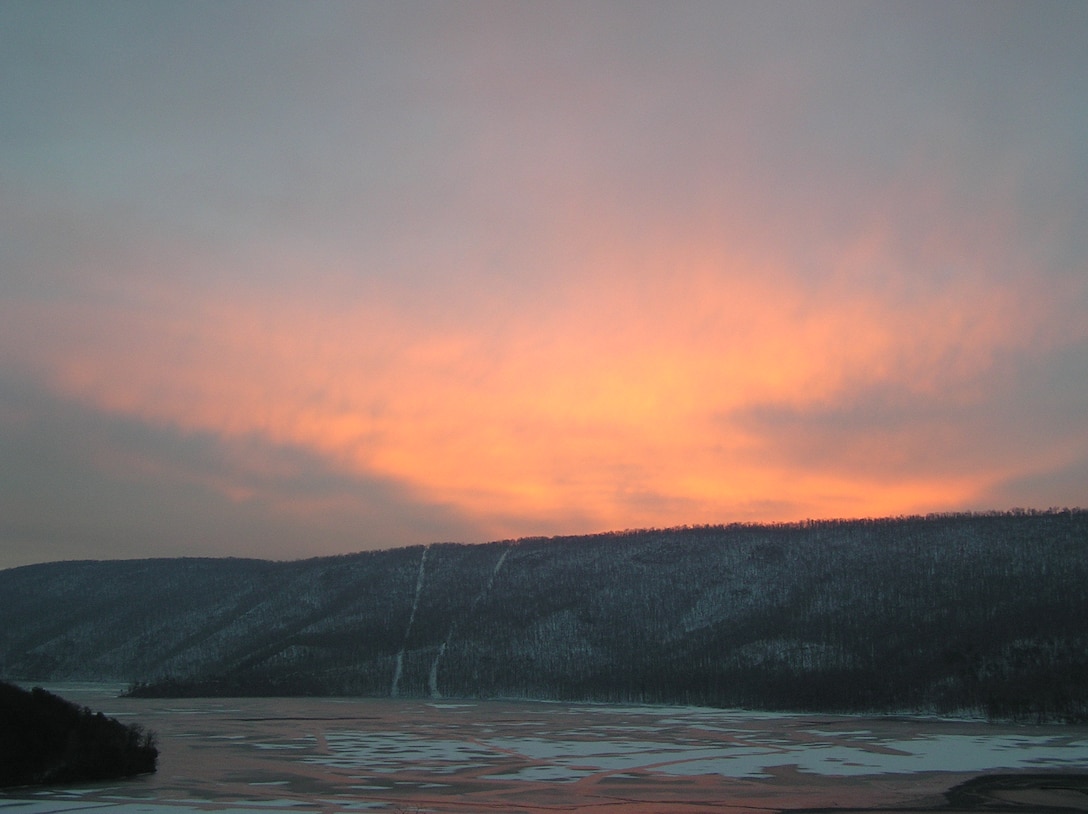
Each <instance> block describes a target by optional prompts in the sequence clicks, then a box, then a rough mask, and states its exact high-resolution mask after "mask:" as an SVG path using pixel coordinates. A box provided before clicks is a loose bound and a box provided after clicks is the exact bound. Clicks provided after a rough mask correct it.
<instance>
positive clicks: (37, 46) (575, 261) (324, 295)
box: [0, 3, 1088, 551]
mask: <svg viewBox="0 0 1088 814" xmlns="http://www.w3.org/2000/svg"><path fill="white" fill-rule="evenodd" d="M481 8H482V7H478V6H475V5H468V6H462V5H458V4H454V5H451V6H446V7H443V9H441V10H438V11H436V10H435V9H431V8H425V7H422V6H412V5H409V6H404V5H398V6H396V7H390V8H388V9H386V8H376V7H371V6H359V7H356V6H342V7H341V6H335V7H317V8H314V7H299V6H295V5H294V4H282V5H280V4H272V5H270V6H267V7H262V10H261V13H260V14H255V13H254V12H253V9H251V8H250V7H248V6H247V5H246V4H241V5H239V6H232V7H230V8H226V9H220V10H217V11H216V12H214V13H213V14H212V15H211V16H201V15H192V14H190V13H189V12H188V11H187V10H185V9H184V8H180V9H179V8H174V7H166V6H160V5H156V4H152V5H150V6H146V7H141V8H139V9H130V8H128V7H127V6H118V5H113V4H110V3H105V4H96V5H95V6H90V7H86V8H84V7H79V8H78V9H77V8H72V9H68V11H69V12H70V14H69V15H57V14H56V13H55V11H52V10H50V8H49V7H41V9H40V10H35V8H34V7H33V6H30V5H20V4H17V5H15V6H5V7H3V8H0V17H3V18H4V19H7V20H8V21H9V22H10V23H11V24H10V25H9V26H6V27H5V26H3V25H0V45H2V46H4V47H2V48H0V73H4V75H5V76H13V77H16V79H17V81H14V82H11V83H6V84H5V85H4V86H3V87H2V88H0V106H2V107H4V109H5V110H10V111H12V113H11V115H10V116H5V122H4V130H3V132H2V133H0V181H2V182H3V183H0V267H3V268H4V273H5V276H4V280H3V283H2V284H0V374H2V375H3V376H5V377H7V378H6V379H5V380H6V381H8V383H9V384H8V386H7V387H8V389H7V391H6V392H7V399H8V402H9V403H10V404H19V403H20V402H19V398H21V397H25V398H26V399H29V402H28V403H33V404H40V405H41V417H40V418H41V421H46V420H47V419H48V420H49V421H52V422H53V423H52V424H50V425H49V426H50V430H49V431H48V432H47V431H46V430H45V425H44V424H42V425H38V424H34V423H31V424H27V425H24V424H18V423H16V424H13V425H10V427H9V426H8V425H5V429H4V433H5V434H4V435H3V436H0V437H3V438H5V439H8V440H9V441H10V443H12V444H14V445H15V447H16V448H18V450H19V454H20V456H21V459H23V460H28V461H30V460H32V459H33V458H34V454H33V450H34V448H35V444H42V445H43V446H42V447H41V449H42V455H41V456H40V458H39V459H38V462H37V463H33V464H28V468H27V470H26V471H27V472H28V473H30V472H35V473H37V474H36V475H34V478H36V479H37V480H33V479H32V480H33V482H34V483H37V484H39V486H40V488H41V489H42V490H45V491H46V492H48V487H49V483H50V478H54V479H56V482H57V484H59V485H60V486H62V487H63V488H64V489H68V490H69V491H71V490H72V489H74V487H73V486H71V483H70V478H69V476H68V475H67V474H66V472H79V473H81V477H84V478H85V479H86V482H87V483H94V482H96V478H99V477H100V478H102V479H103V480H102V481H101V483H100V484H99V485H98V486H96V487H94V488H99V489H101V490H102V491H101V500H96V501H92V502H88V501H84V502H83V503H82V504H80V505H82V506H83V508H84V509H85V510H86V511H88V512H91V509H92V506H91V503H94V504H95V505H97V506H99V508H98V509H95V511H98V512H102V511H106V510H105V509H104V508H102V507H108V506H110V505H114V504H115V505H117V506H118V507H122V506H124V507H129V508H130V509H131V510H132V513H133V515H134V516H140V515H139V512H138V511H136V510H135V509H134V508H132V507H133V505H134V504H133V501H132V499H130V498H128V497H125V495H126V494H130V493H128V492H125V491H124V489H122V488H121V484H123V483H129V481H126V480H125V478H128V477H129V475H124V474H123V473H126V472H129V473H130V472H132V471H136V470H139V469H140V468H141V467H143V468H144V469H143V471H145V472H146V473H147V474H146V477H144V478H142V479H137V482H138V483H137V485H138V487H139V489H142V490H145V491H146V493H147V494H146V495H145V497H146V501H145V502H146V503H147V505H156V504H157V503H162V505H164V506H172V505H175V503H176V505H177V506H179V507H180V506H182V505H183V504H184V505H185V506H197V505H199V504H200V502H201V500H207V501H209V503H208V505H209V507H210V508H209V509H208V510H207V512H206V513H205V514H201V513H200V512H199V511H191V510H189V509H184V510H183V509H181V508H178V509H176V510H173V509H171V510H170V511H173V512H174V514H170V512H165V514H164V516H166V515H169V516H171V517H181V516H183V515H185V514H186V513H188V514H189V515H190V516H192V517H196V518H200V517H203V516H205V515H206V516H207V517H209V518H215V520H214V521H213V520H212V519H209V520H208V521H207V522H206V523H204V525H193V529H192V533H193V535H194V539H196V538H201V539H203V538H207V539H209V540H218V541H221V542H222V545H223V546H224V547H228V546H233V548H229V549H227V548H225V550H238V551H241V550H246V551H249V550H256V549H257V548H259V547H260V543H259V542H258V541H259V540H260V539H262V538H263V537H264V536H268V538H269V539H270V540H284V539H286V536H287V532H285V531H282V530H283V529H296V530H297V533H298V535H302V534H303V531H304V525H303V522H302V520H301V518H303V517H310V518H315V520H314V522H315V523H317V522H320V523H324V524H325V525H324V526H320V528H322V529H325V531H321V532H320V533H321V534H323V535H325V536H324V537H322V538H321V539H323V540H325V541H326V542H325V543H321V544H320V545H327V546H329V547H332V548H337V550H339V549H338V547H339V546H341V545H346V544H347V543H345V542H344V541H345V540H347V539H348V537H346V536H344V534H345V532H344V531H343V530H344V529H347V528H349V527H350V526H351V525H352V524H353V523H354V524H356V525H360V526H361V525H368V524H369V526H373V527H374V528H375V529H377V530H378V531H375V532H374V534H372V535H371V536H370V537H367V542H365V545H370V544H371V543H370V542H369V541H370V540H372V539H373V540H377V539H378V538H381V539H389V540H391V541H398V540H400V541H404V540H419V539H420V538H421V535H423V534H424V532H425V530H426V529H428V528H433V529H435V537H436V538H438V539H442V538H450V537H452V538H458V539H460V538H464V539H488V538H493V537H502V536H516V535H522V534H548V533H574V532H579V531H593V530H603V529H608V528H617V527H636V526H646V525H669V524H674V523H697V522H718V521H729V520H741V519H745V520H785V519H796V518H803V517H806V516H828V515H853V514H858V513H863V514H881V513H900V512H902V511H913V510H919V511H928V510H935V509H948V508H959V507H982V508H992V507H993V506H992V505H987V504H993V503H996V504H998V507H1000V505H1003V504H1004V503H1005V502H1012V503H1029V502H1031V501H1029V500H1028V499H1027V497H1028V496H1035V495H1038V494H1040V492H1041V490H1043V489H1044V487H1043V486H1042V485H1041V484H1044V483H1045V484H1050V485H1052V487H1053V488H1054V489H1055V492H1056V493H1058V494H1062V495H1068V494H1070V493H1075V492H1076V490H1077V488H1078V487H1077V486H1076V485H1075V484H1073V485H1070V484H1069V483H1067V482H1066V481H1064V480H1062V478H1071V477H1074V476H1075V473H1076V472H1078V471H1079V470H1078V468H1077V467H1078V466H1079V463H1078V462H1079V461H1080V460H1082V457H1081V456H1082V450H1083V446H1082V435H1081V431H1080V430H1079V429H1078V426H1077V424H1078V422H1077V421H1076V419H1075V417H1076V416H1078V415H1083V407H1084V398H1085V386H1086V385H1085V382H1086V381H1088V376H1084V375H1083V373H1084V371H1083V369H1082V367H1083V366H1082V365H1080V364H1079V363H1078V362H1077V361H1076V360H1077V359H1078V358H1080V357H1082V356H1083V355H1084V348H1085V342H1086V329H1085V327H1084V320H1083V313H1084V311H1085V308H1088V277H1086V276H1085V274H1084V259H1083V258H1084V257H1085V256H1086V252H1088V237H1086V232H1085V230H1084V229H1083V228H1082V223H1083V220H1084V218H1083V213H1084V212H1085V211H1086V208H1088V198H1086V194H1088V193H1086V192H1085V190H1088V183H1086V182H1085V179H1086V178H1088V175H1086V173H1088V154H1086V153H1085V150H1084V147H1083V145H1084V143H1086V142H1085V139H1084V138H1083V135H1084V133H1085V128H1086V125H1088V123H1086V122H1085V120H1084V117H1083V105H1078V104H1076V102H1077V101H1078V100H1079V87H1080V86H1079V84H1078V80H1079V77H1080V76H1081V75H1082V74H1083V71H1082V70H1081V68H1082V66H1083V59H1084V57H1083V53H1084V52H1083V47H1082V42H1083V36H1082V34H1083V33H1084V31H1085V30H1086V23H1088V21H1086V18H1085V15H1084V13H1083V10H1081V9H1079V7H1072V6H1058V5H1051V6H1048V8H1047V9H1046V10H1045V11H1037V10H1034V9H1032V10H1031V11H1025V10H1023V9H1020V8H1019V7H1016V6H1004V5H1002V6H999V7H995V8H993V9H987V11H986V12H985V13H983V12H981V11H980V10H979V7H977V6H974V5H970V4H965V5H959V6H955V7H949V8H944V9H942V10H941V11H940V13H938V14H931V13H929V12H927V13H925V14H920V13H917V12H915V11H913V10H909V9H905V10H900V9H880V10H877V11H870V12H864V13H859V12H858V10H857V9H856V8H855V7H853V6H851V5H848V4H842V5H840V4H834V3H833V4H831V5H829V6H826V7H822V8H821V9H820V10H819V11H815V10H812V11H810V10H806V9H790V10H789V11H788V12H786V11H785V10H784V9H783V8H782V7H778V6H762V5H761V6H752V7H739V8H738V7H736V6H714V5H699V4H695V5H689V6H684V7H683V8H681V9H671V8H670V9H669V10H668V11H665V10H663V9H662V8H660V7H658V6H655V5H653V4H645V5H643V4H638V3H635V4H628V5H626V6H625V7H624V11H623V12H622V13H615V10H614V9H611V8H608V10H605V7H599V6H590V7H586V6H563V7H561V8H558V9H556V8H550V9H548V11H547V13H544V12H541V11H539V10H537V9H535V8H534V7H530V6H487V7H486V13H484V12H482V11H481ZM122 12H123V13H122ZM10 32H15V35H14V36H13V35H12V34H11V33H10ZM130 35H131V36H130ZM24 390H25V393H24ZM20 394H22V395H20ZM13 409H14V408H13ZM20 409H22V408H20ZM36 412H37V409H36V408H35V409H31V410H30V413H31V414H35V413H36ZM49 416H68V417H69V418H67V419H65V420H64V421H61V420H60V419H59V418H58V419H56V420H54V419H52V418H48V417H49ZM1043 417H1046V418H1045V420H1044V418H1043ZM20 428H21V429H20ZM81 428H87V431H88V433H89V434H88V438H95V439H98V440H97V442H96V443H98V444H99V446H98V447H96V448H95V450H94V453H93V454H92V453H91V451H87V450H86V449H85V443H86V442H85V440H80V438H79V437H78V434H79V432H81V431H82V429H81ZM72 432H74V433H76V434H75V435H73V440H72V441H70V442H67V441H62V440H61V439H63V438H66V437H67V436H68V434H70V433H72ZM65 449H71V450H72V451H73V454H75V453H77V452H78V453H79V455H81V456H83V457H80V458H78V459H75V460H73V461H72V462H71V465H70V466H67V465H64V466H62V465H61V463H63V462H64V461H65V460H67V459H65V458H64V455H63V454H62V453H63V450H65ZM80 450H83V451H82V452H80ZM111 456H112V457H111ZM48 461H56V462H59V463H58V466H60V467H61V468H60V469H58V470H57V471H56V472H55V473H53V474H50V472H51V469H50V467H51V466H52V465H51V464H47V462H48ZM104 461H112V462H113V463H112V464H111V465H110V466H113V467H114V468H110V466H106V465H105V464H104V463H103V462H104ZM266 470H267V471H266ZM1061 473H1065V475H1062V474H1061ZM160 479H161V482H162V483H164V484H165V483H172V484H174V485H175V486H176V487H177V489H176V490H174V491H176V494H178V495H182V494H184V495H186V497H185V500H184V501H182V500H181V498H180V497H179V498H177V500H176V501H175V503H172V502H171V501H170V500H167V499H166V497H165V495H166V494H168V493H174V492H171V490H168V489H166V488H165V487H162V488H163V489H164V490H165V491H156V489H158V488H159V487H156V486H155V484H156V483H159V482H160ZM29 482H30V481H27V483H29ZM65 484H68V485H65ZM1021 487H1023V489H1024V490H1025V498H1024V499H1022V500H1021V499H1016V498H1015V494H1016V490H1017V489H1018V488H1021ZM32 492H33V490H31V489H30V487H26V488H24V489H23V494H24V497H25V499H26V501H28V502H27V503H26V505H27V506H30V505H32V504H33V501H32V500H31V499H30V498H31V495H32ZM141 494H143V493H141ZM1033 499H1034V498H1033ZM1045 502H1047V504H1048V505H1049V501H1045ZM1078 502H1082V501H1078ZM262 512H263V513H264V514H265V515H267V516H268V517H275V518H278V520H277V521H276V522H273V521H271V520H269V521H267V522H265V521H263V520H262V519H261V518H262V516H263V515H262ZM92 514H93V513H92ZM121 514H123V512H121V511H120V509H118V510H117V512H115V513H114V514H111V515H109V517H111V518H114V519H115V520H116V521H117V522H120V520H119V519H118V518H119V517H120V516H121ZM31 516H32V515H30V514H27V515H25V517H27V518H30V517H31ZM33 516H37V515H33ZM66 516H67V515H66ZM71 516H72V517H74V514H72V515H71ZM88 516H89V517H90V516H92V515H88ZM94 516H98V515H94ZM103 517H105V515H103ZM283 518H288V519H283ZM290 518H294V519H290ZM336 518H339V519H336ZM243 520H244V522H243ZM280 520H282V523H281V522H280ZM364 520H365V522H364ZM73 522H74V521H73ZM133 522H135V521H133ZM203 522H204V521H202V520H193V521H192V523H193V524H199V523H203ZM141 523H142V525H140V524H137V525H139V528H140V529H146V528H151V527H152V526H153V525H154V524H153V523H151V521H150V520H148V521H147V522H146V523H145V522H144V521H141ZM217 524H219V525H222V526H223V527H224V528H228V527H229V528H231V529H235V530H237V534H236V535H235V536H234V537H232V538H231V539H237V542H235V543H229V542H228V540H227V537H229V536H230V535H228V534H226V533H223V534H218V533H217V532H216V531H215V529H216V528H217V527H218V525H217ZM292 524H295V525H292ZM107 527H108V523H107V522H106V520H105V519H103V521H102V524H101V528H107ZM21 528H23V529H24V532H25V533H26V534H30V533H31V530H32V529H33V528H34V524H33V523H31V522H30V521H29V520H27V522H26V523H24V524H23V526H21ZM46 528H53V527H51V526H48V524H46V525H42V526H40V528H39V530H41V529H46ZM73 528H75V527H73ZM81 528H82V527H81ZM90 528H91V526H87V529H90ZM95 528H98V526H95ZM442 528H446V529H448V530H447V531H445V532H443V531H441V529H442ZM54 531H56V529H54ZM24 532H20V533H24ZM51 533H52V532H50V533H46V532H45V531H41V535H44V536H43V539H44V538H45V537H48V536H49V534H51ZM58 533H59V532H58ZM87 533H91V532H90V531H87ZM96 533H97V532H96ZM140 533H143V532H140ZM171 533H173V532H171ZM291 533H295V532H291ZM64 534H65V535H66V534H68V532H64ZM179 534H180V532H179ZM232 534H233V532H232ZM62 536H63V535H62ZM77 536H78V534H77V533H76V532H75V531H73V532H72V537H73V539H74V538H75V537H77ZM126 539H131V540H135V539H136V532H132V534H130V535H129V537H128V538H126ZM170 539H171V540H177V541H179V542H178V545H181V543H180V539H181V538H180V537H177V538H174V537H170ZM315 539H316V538H315ZM74 545H75V544H73V546H74ZM148 545H150V543H149V544H148ZM194 545H199V544H197V543H194ZM275 545H279V543H276V544H275ZM315 545H317V544H316V543H315ZM131 546H132V550H133V551H135V550H138V549H139V546H138V545H137V544H136V543H135V542H133V543H132V544H131ZM283 546H284V547H283V549H282V550H283V551H287V550H288V548H287V543H283ZM209 547H211V544H209ZM73 550H74V548H73ZM322 550H324V549H322Z"/></svg>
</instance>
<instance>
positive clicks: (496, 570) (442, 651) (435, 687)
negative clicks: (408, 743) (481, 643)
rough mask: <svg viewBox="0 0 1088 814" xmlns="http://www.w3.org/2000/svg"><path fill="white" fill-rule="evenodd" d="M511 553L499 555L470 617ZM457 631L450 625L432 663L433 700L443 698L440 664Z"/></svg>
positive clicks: (505, 551) (431, 687) (428, 686)
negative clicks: (439, 680) (439, 677)
mask: <svg viewBox="0 0 1088 814" xmlns="http://www.w3.org/2000/svg"><path fill="white" fill-rule="evenodd" d="M509 553H510V549H509V548H504V549H503V550H502V554H501V555H499V561H498V562H496V563H495V567H494V568H492V569H491V576H489V577H488V578H487V584H486V585H484V587H483V589H482V590H481V591H480V592H479V593H478V594H476V598H475V599H473V600H472V605H471V606H469V609H468V616H469V618H471V617H472V613H473V611H475V610H476V606H477V605H479V604H480V603H481V602H482V601H483V600H484V599H485V598H486V597H487V595H488V594H489V593H491V587H492V586H493V585H494V584H495V577H497V576H498V574H499V569H500V568H502V564H503V563H504V562H506V555H507V554H509ZM456 629H457V622H452V623H451V624H450V629H449V632H448V633H446V638H445V640H444V641H443V642H442V646H441V647H439V648H438V653H437V655H435V657H434V661H433V662H432V663H431V675H430V677H429V678H428V679H427V689H428V690H429V691H430V694H431V698H436V699H437V698H441V697H442V693H441V692H439V691H438V663H439V662H440V661H442V657H443V656H444V655H446V648H447V647H449V645H450V640H451V639H453V633H454V631H455V630H456Z"/></svg>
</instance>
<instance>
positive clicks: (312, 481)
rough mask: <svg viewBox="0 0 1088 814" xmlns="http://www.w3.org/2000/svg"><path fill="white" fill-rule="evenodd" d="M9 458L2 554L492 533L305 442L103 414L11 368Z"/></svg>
mask: <svg viewBox="0 0 1088 814" xmlns="http://www.w3.org/2000/svg"><path fill="white" fill-rule="evenodd" d="M0 457H2V459H3V461H4V466H3V467H2V468H0V567H10V566H14V565H19V564H23V563H27V562H39V561H44V560H57V559H73V558H84V557H94V558H113V557H144V556H182V555H186V556H188V555H213V554H214V555H220V556H223V555H229V556H260V557H271V558H285V559H293V558H297V557H302V556H313V555H318V554H330V553H343V552H348V551H357V550H363V549H373V548H388V547H393V546H399V545H407V544H415V543H421V542H433V541H437V540H463V541H470V542H481V541H483V540H484V537H483V536H482V532H481V530H480V529H479V528H477V527H475V526H474V525H473V524H472V523H471V522H470V521H469V520H467V519H466V518H465V517H463V516H460V515H459V514H458V513H457V511H456V510H455V509H453V508H450V507H443V506H435V505H428V504H426V503H422V502H419V501H416V500H414V499H413V498H412V496H411V495H410V494H408V493H406V491H405V490H404V489H403V488H401V487H399V486H398V485H397V484H395V483H391V482H387V481H383V480H381V479H378V478H373V477H370V478H368V477H361V476H357V475H354V474H348V473H344V472H342V471H338V470H336V469H335V468H334V467H333V466H332V465H330V464H329V462H328V461H325V460H322V459H320V458H317V457H315V456H313V455H311V454H308V453H307V452H305V451H303V450H299V449H293V448H289V447H282V446H276V445H274V444H271V443H268V442H266V441H263V440H261V439H260V438H257V437H252V438H247V439H245V440H243V441H240V442H239V441H230V442H224V441H222V440H221V439H217V438H215V437H212V436H211V435H206V434H181V433H178V432H175V431H172V430H170V429H169V428H164V427H153V426H150V425H147V424H143V423H140V422H138V421H136V420H132V419H128V418H124V417H118V416H110V415H105V414H102V413H99V412H96V411H94V410H92V409H89V408H86V407H83V406H81V405H79V404H75V403H72V402H70V401H66V400H64V399H61V398H59V397H56V396H54V395H52V394H50V393H49V392H47V391H45V390H43V389H41V388H39V387H37V386H36V385H34V384H33V383H32V382H28V381H26V380H19V379H16V378H14V377H11V376H4V377H0ZM232 496H233V497H232ZM295 508H297V509H299V511H295V510H294V509H295ZM301 509H305V511H301Z"/></svg>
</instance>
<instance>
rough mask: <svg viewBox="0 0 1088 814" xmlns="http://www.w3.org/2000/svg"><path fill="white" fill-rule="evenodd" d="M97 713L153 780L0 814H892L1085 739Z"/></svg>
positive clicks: (256, 706) (489, 708)
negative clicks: (152, 769) (128, 724)
mask: <svg viewBox="0 0 1088 814" xmlns="http://www.w3.org/2000/svg"><path fill="white" fill-rule="evenodd" d="M73 695H74V694H73ZM74 697H75V698H76V699H77V700H78V701H79V702H80V703H84V704H87V705H88V706H92V707H98V706H102V704H101V703H99V701H100V700H101V699H97V700H96V699H95V698H93V697H89V696H87V697H83V698H79V697H78V695H75V696H74ZM109 706H110V707H111V708H114V709H117V710H118V711H119V712H122V713H126V714H128V715H129V716H130V717H132V718H134V719H135V720H137V721H138V722H139V723H141V725H143V726H146V727H147V728H149V729H153V730H155V731H157V732H158V733H159V741H160V744H161V746H162V755H161V758H160V768H159V772H158V773H157V774H156V775H154V776H149V777H146V778H141V779H140V780H137V781H134V782H132V783H126V784H118V783H113V784H111V785H102V786H89V787H81V788H78V789H74V788H69V789H55V790H45V791H41V792H33V793H32V792H28V791H27V790H22V791H20V792H17V793H9V794H8V795H6V796H4V795H0V814H51V813H52V812H56V814H71V813H74V812H81V811H88V812H92V811H101V812H104V811H111V812H113V811H117V812H121V814H187V813H188V812H198V811H200V812H202V811H213V810H214V811H216V812H224V811H226V812H231V811H234V812H238V813H239V814H241V813H242V812H245V814H255V812H267V813H268V814H271V812H284V811H298V812H315V814H317V813H318V812H319V813H320V814H336V812H347V811H385V812H388V814H393V812H395V811H396V810H397V809H400V810H402V811H417V810H418V811H421V812H427V814H471V812H476V811H484V810H487V811H494V812H534V813H539V812H554V811H556V810H561V809H562V810H576V809H579V808H585V807H588V806H593V807H595V808H597V810H599V811H620V810H623V811H629V810H639V808H638V807H637V806H636V805H635V804H636V803H639V802H641V803H642V804H644V805H643V806H642V808H641V812H646V811H662V810H675V809H677V808H678V807H681V806H682V807H683V808H684V810H685V811H689V812H691V814H703V812H723V811H724V812H730V811H733V812H738V813H739V812H745V814H750V812H752V811H754V810H756V809H759V810H761V811H767V810H784V809H789V808H800V807H809V808H816V807H849V806H853V807H865V806H884V807H895V806H897V805H898V806H900V807H902V806H903V804H905V803H906V802H910V801H916V800H918V799H920V798H921V797H923V796H924V797H925V799H927V800H933V799H937V800H939V799H940V793H941V792H942V791H943V790H945V789H947V788H949V787H951V786H953V785H955V784H957V783H959V782H961V781H962V780H965V779H967V778H968V777H970V776H973V775H976V774H980V773H984V772H1007V771H1035V772H1037V771H1042V770H1048V771H1049V770H1079V771H1085V770H1088V731H1086V730H1085V729H1084V728H1075V727H1069V728H1062V727H1046V728H1027V727H997V726H988V725H986V724H982V723H979V722H942V721H932V720H927V721H910V720H904V719H896V720H886V719H884V720H882V719H864V718H857V717H849V718H848V717H834V716H796V715H782V714H757V715H749V714H747V713H743V712H737V711H723V710H710V709H696V708H668V707H631V706H624V707H609V706H606V705H571V704H555V703H550V704H544V703H535V704H534V703H499V702H495V703H484V702H478V703H477V702H472V703H469V702H465V703H452V702H442V703H434V702H429V701H400V700H398V701H390V700H360V699H274V700H273V699H246V700H233V699H232V701H231V702H230V703H229V704H225V703H223V702H222V701H221V700H220V701H216V700H206V701H205V700H199V699H198V700H194V701H192V702H188V703H186V704H185V705H184V706H182V705H179V704H178V703H177V702H176V701H174V702H163V701H154V700H151V699H110V702H109ZM602 806H603V808H602ZM632 806H635V807H634V808H632ZM610 807H611V808H610Z"/></svg>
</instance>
